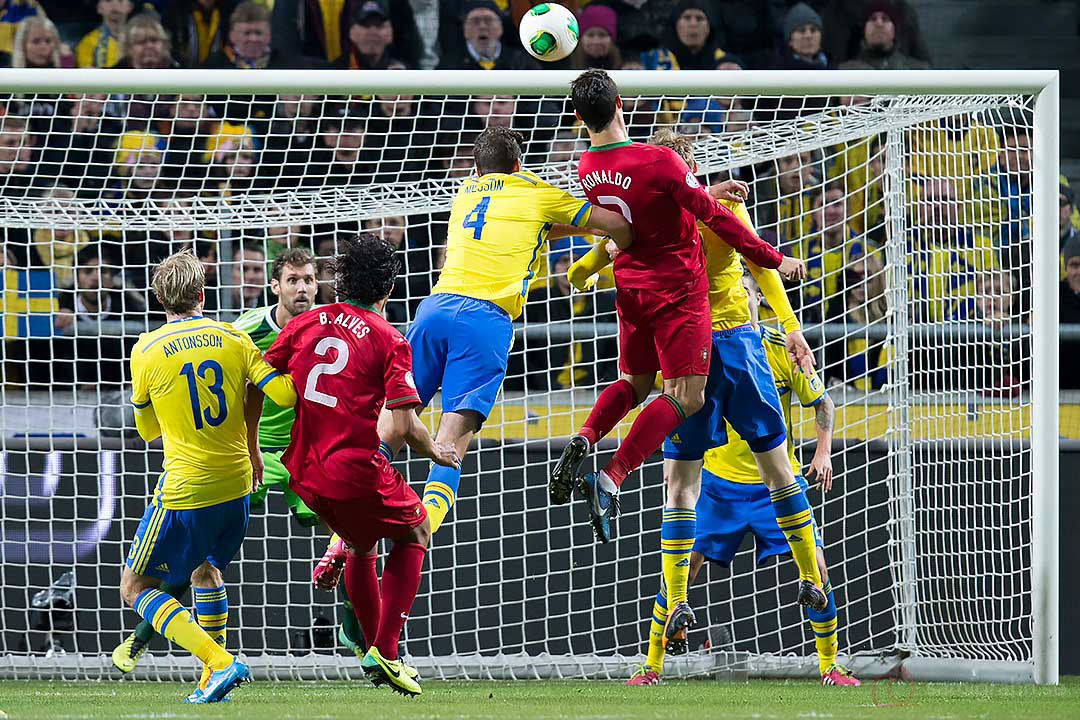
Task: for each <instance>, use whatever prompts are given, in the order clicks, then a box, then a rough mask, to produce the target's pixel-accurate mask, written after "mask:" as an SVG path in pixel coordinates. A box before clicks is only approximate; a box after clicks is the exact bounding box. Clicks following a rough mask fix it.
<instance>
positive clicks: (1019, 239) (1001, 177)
mask: <svg viewBox="0 0 1080 720" xmlns="http://www.w3.org/2000/svg"><path fill="white" fill-rule="evenodd" d="M1014 116H1015V117H1014ZM1002 119H1003V120H1004V121H1005V124H1004V125H1003V126H1002V127H1001V128H1000V129H999V130H998V142H999V143H1000V146H999V149H998V156H997V164H996V165H994V167H992V168H991V169H990V173H991V176H992V177H995V178H997V190H998V195H999V197H1000V198H1001V202H1002V203H1003V205H1004V208H1003V210H1004V217H1003V218H1002V226H1001V231H1000V232H1001V238H1000V248H1001V256H1002V260H1003V261H1006V260H1010V259H1011V260H1012V262H1011V263H1009V266H1014V267H1017V268H1019V267H1021V266H1022V265H1023V264H1024V258H1022V257H1013V256H1014V255H1016V253H1017V252H1018V251H1021V248H1022V247H1024V246H1026V245H1027V244H1028V243H1029V241H1030V239H1031V134H1030V132H1029V131H1028V127H1029V126H1028V125H1027V123H1026V122H1024V120H1023V119H1022V116H1020V114H1019V113H1015V114H1014V113H1008V112H1006V113H1003V118H1002ZM1021 252H1022V251H1021Z"/></svg>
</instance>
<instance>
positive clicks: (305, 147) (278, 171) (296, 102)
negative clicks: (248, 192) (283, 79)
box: [260, 95, 322, 189]
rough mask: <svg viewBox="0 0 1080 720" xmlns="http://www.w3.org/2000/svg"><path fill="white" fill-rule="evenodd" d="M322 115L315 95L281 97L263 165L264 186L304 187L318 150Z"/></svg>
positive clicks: (274, 112) (279, 97) (267, 138)
mask: <svg viewBox="0 0 1080 720" xmlns="http://www.w3.org/2000/svg"><path fill="white" fill-rule="evenodd" d="M321 112H322V104H321V103H320V102H319V98H318V97H317V96H315V95H278V96H277V100H276V102H275V103H274V111H273V114H272V116H271V119H270V123H269V126H268V129H267V133H266V139H265V143H266V144H265V148H264V149H263V161H262V163H261V164H260V168H261V170H262V174H263V184H264V185H265V186H267V187H268V188H269V189H277V188H292V187H297V186H298V185H299V184H300V181H301V180H302V179H303V177H304V175H305V174H306V172H307V164H308V163H309V162H311V158H312V153H313V152H314V149H315V140H316V138H317V137H318V125H319V115H320V113H321Z"/></svg>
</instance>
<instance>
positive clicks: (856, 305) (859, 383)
mask: <svg viewBox="0 0 1080 720" xmlns="http://www.w3.org/2000/svg"><path fill="white" fill-rule="evenodd" d="M844 285H845V286H846V287H847V292H846V293H845V297H844V299H843V302H844V313H843V320H844V322H848V323H853V324H856V325H877V326H878V327H879V328H880V327H881V326H882V320H884V318H885V315H886V313H887V312H888V305H887V303H886V299H885V270H884V265H883V263H882V253H881V251H873V250H872V251H870V252H867V253H866V254H864V255H862V256H859V257H855V258H853V260H852V262H851V264H850V266H849V267H848V268H847V269H846V272H845V278H844ZM890 354H891V346H890V345H889V343H888V342H887V341H885V340H870V339H869V335H868V334H863V333H859V332H854V333H850V334H849V335H848V336H847V338H846V339H844V340H834V341H831V342H827V343H826V345H825V381H826V382H827V383H829V384H849V385H851V386H852V387H854V388H855V389H856V390H861V391H863V392H870V391H871V390H878V389H880V388H881V387H882V386H884V385H885V383H886V381H887V380H888V365H889V360H890Z"/></svg>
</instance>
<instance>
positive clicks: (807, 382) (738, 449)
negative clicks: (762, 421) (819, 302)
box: [705, 325, 825, 483]
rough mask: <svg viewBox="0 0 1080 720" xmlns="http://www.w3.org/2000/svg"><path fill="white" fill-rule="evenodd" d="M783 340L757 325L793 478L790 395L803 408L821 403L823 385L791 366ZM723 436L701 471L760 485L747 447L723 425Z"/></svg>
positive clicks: (798, 469) (799, 469)
mask: <svg viewBox="0 0 1080 720" xmlns="http://www.w3.org/2000/svg"><path fill="white" fill-rule="evenodd" d="M784 337H785V336H784V334H783V333H781V332H779V331H777V330H774V329H772V328H770V327H766V326H764V325H762V326H761V342H762V344H763V345H764V346H765V357H766V359H768V361H769V368H770V369H771V370H772V373H773V377H774V378H775V380H776V391H777V392H778V393H779V394H780V407H781V409H782V410H783V411H784V423H785V424H786V425H787V428H788V438H787V449H788V457H789V459H790V460H791V469H792V471H793V472H794V473H795V474H796V475H801V474H802V465H801V464H800V463H799V461H798V459H797V458H796V457H795V441H794V439H793V438H792V437H791V402H792V395H794V396H795V397H797V398H799V402H800V403H802V405H803V407H811V406H813V405H817V404H818V403H819V402H821V398H823V397H824V396H825V386H824V385H823V384H822V383H821V379H820V378H818V376H817V373H816V372H812V373H811V374H810V375H809V376H807V375H803V374H802V372H801V371H800V370H799V369H798V368H797V367H796V366H795V361H793V360H792V359H791V356H790V355H789V354H788V351H787V349H786V348H785V347H784ZM725 422H726V421H725ZM727 434H728V442H727V445H724V446H722V447H718V448H713V449H711V450H709V451H708V452H706V453H705V469H706V470H708V471H709V472H710V473H712V474H713V475H716V476H717V477H722V478H724V479H725V480H730V481H732V482H737V483H759V482H761V476H760V475H759V474H758V468H757V463H756V462H754V453H753V452H751V451H750V446H749V445H747V444H746V441H745V440H743V439H742V438H740V437H739V434H738V433H736V432H735V428H733V427H731V424H730V423H728V425H727Z"/></svg>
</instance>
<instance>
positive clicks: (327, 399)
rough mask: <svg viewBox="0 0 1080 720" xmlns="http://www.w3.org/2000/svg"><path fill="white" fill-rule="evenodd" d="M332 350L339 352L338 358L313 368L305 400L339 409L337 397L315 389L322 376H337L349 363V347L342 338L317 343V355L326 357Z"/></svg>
mask: <svg viewBox="0 0 1080 720" xmlns="http://www.w3.org/2000/svg"><path fill="white" fill-rule="evenodd" d="M330 348H334V349H335V350H337V358H335V359H334V362H325V363H319V364H318V365H316V366H315V367H313V368H311V372H309V373H308V376H307V382H306V383H305V384H304V399H305V400H310V401H311V402H314V403H319V404H320V405H325V406H326V407H337V401H338V399H337V398H336V397H334V396H333V395H328V394H326V393H324V392H320V391H319V390H317V389H316V388H315V386H316V385H317V384H318V382H319V377H320V376H321V375H337V374H338V373H339V372H341V371H342V370H344V369H345V365H346V364H347V363H348V362H349V346H348V345H347V344H346V343H345V341H344V340H342V339H341V338H336V337H333V336H329V337H324V338H323V339H322V340H320V341H319V342H318V343H316V345H315V354H316V355H326V351H327V350H329V349H330Z"/></svg>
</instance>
